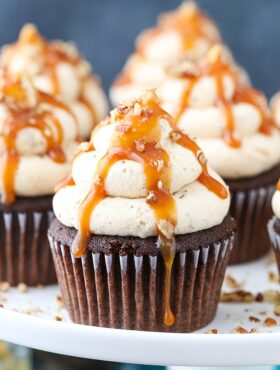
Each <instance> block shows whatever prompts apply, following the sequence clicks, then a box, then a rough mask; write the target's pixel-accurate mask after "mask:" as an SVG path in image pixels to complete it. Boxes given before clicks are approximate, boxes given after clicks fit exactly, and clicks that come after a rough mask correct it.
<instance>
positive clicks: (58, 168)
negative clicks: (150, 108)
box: [0, 70, 80, 285]
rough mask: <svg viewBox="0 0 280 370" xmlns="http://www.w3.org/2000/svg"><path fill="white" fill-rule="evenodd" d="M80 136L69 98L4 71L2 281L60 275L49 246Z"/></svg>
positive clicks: (43, 280)
mask: <svg viewBox="0 0 280 370" xmlns="http://www.w3.org/2000/svg"><path fill="white" fill-rule="evenodd" d="M79 136H80V131H79V126H78V124H77V122H76V117H75V116H74V115H73V113H72V111H71V110H70V108H69V107H68V105H66V104H65V103H63V102H61V101H60V100H58V99H57V98H55V97H54V96H51V95H48V94H46V93H43V92H41V91H39V90H37V89H36V88H35V87H34V86H33V84H32V82H31V81H30V80H29V79H28V78H27V77H26V76H22V77H15V76H14V75H12V76H11V75H10V74H9V73H7V72H6V71H3V70H2V71H1V75H0V164H1V165H0V193H1V202H0V227H1V233H0V243H1V248H0V281H6V282H8V283H9V284H11V285H17V284H19V283H26V284H28V285H37V284H50V283H54V282H55V281H56V278H55V272H54V267H53V263H52V259H51V254H50V253H49V252H48V248H47V228H48V225H49V222H50V220H51V218H52V194H53V193H54V188H55V185H56V184H57V183H58V182H59V181H61V180H62V179H63V178H64V177H65V176H66V175H67V173H68V171H69V169H70V163H71V160H72V158H73V156H74V153H75V152H76V150H77V147H78V138H79Z"/></svg>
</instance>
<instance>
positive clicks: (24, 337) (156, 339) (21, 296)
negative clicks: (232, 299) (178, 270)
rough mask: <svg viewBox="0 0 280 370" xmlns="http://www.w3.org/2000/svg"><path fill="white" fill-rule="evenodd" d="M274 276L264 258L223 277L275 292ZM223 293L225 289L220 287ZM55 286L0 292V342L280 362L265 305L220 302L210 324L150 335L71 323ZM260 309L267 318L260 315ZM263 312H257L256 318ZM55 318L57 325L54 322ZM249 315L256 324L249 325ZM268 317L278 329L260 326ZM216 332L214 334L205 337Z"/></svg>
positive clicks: (167, 360) (166, 360) (163, 360)
mask: <svg viewBox="0 0 280 370" xmlns="http://www.w3.org/2000/svg"><path fill="white" fill-rule="evenodd" d="M270 271H271V272H274V273H275V272H276V266H275V264H271V263H269V259H268V258H266V259H262V260H261V261H258V262H255V263H252V264H247V265H243V266H239V267H231V268H230V269H228V274H230V275H231V276H233V277H234V278H235V279H236V280H238V281H239V282H244V286H243V287H242V289H246V290H249V291H251V292H254V293H257V292H262V291H264V290H267V289H278V290H279V289H280V286H279V284H277V283H273V282H269V279H268V274H269V272H270ZM224 289H225V290H228V287H226V286H225V287H224ZM58 294H59V290H58V288H57V287H56V286H53V287H48V288H42V289H39V288H33V289H29V290H28V292H27V293H20V292H19V291H18V290H17V289H11V290H10V291H9V292H8V293H0V303H1V300H3V298H4V300H5V299H6V301H5V302H4V303H3V304H4V308H1V309H0V338H1V339H3V340H7V341H9V342H13V343H16V344H20V345H24V346H27V347H32V348H36V349H41V350H44V351H49V352H54V353H60V354H64V355H72V356H77V357H85V358H92V359H100V360H107V361H118V362H128V363H141V364H150V365H189V366H219V365H220V366H229V365H232V366H234V365H236V366H237V365H269V364H271V365H273V364H277V363H278V364H279V363H280V350H279V348H280V317H277V316H275V315H274V314H273V305H272V304H269V303H249V304H229V303H224V304H220V306H219V310H218V313H217V316H216V318H215V320H214V321H213V322H212V323H211V324H210V325H209V326H208V327H207V328H204V329H202V330H200V331H198V332H196V333H192V334H171V333H151V332H139V331H129V330H116V329H105V328H97V327H87V326H83V325H75V324H72V323H71V322H70V321H69V318H68V316H67V313H66V311H65V310H64V309H59V308H58V304H57V299H56V297H57V295H58ZM263 311H266V312H267V314H265V315H264V313H263ZM261 313H262V314H261ZM56 316H59V317H60V318H62V321H56V320H55V317H56ZM249 316H256V317H258V318H259V319H260V320H261V321H260V322H259V323H254V322H252V321H250V320H249ZM268 316H270V317H273V318H274V319H276V320H277V322H278V325H277V326H276V327H273V328H265V326H264V325H263V321H264V320H265V318H267V317H268ZM237 326H242V327H243V328H246V329H247V330H250V329H252V328H257V329H258V331H259V332H260V333H257V334H230V332H231V331H232V330H233V329H234V328H235V327H237ZM213 328H215V329H217V330H218V332H219V334H218V335H210V334H205V332H206V331H207V330H209V329H213Z"/></svg>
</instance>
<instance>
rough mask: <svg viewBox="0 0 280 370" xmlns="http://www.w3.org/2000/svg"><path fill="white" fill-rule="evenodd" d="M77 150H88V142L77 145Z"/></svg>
mask: <svg viewBox="0 0 280 370" xmlns="http://www.w3.org/2000/svg"><path fill="white" fill-rule="evenodd" d="M79 150H81V151H82V152H87V151H89V150H90V143H88V142H83V143H81V144H80V145H79Z"/></svg>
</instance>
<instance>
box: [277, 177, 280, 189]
mask: <svg viewBox="0 0 280 370" xmlns="http://www.w3.org/2000/svg"><path fill="white" fill-rule="evenodd" d="M277 190H278V191H280V180H279V181H278V183H277Z"/></svg>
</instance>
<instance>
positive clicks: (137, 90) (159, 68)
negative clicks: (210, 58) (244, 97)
mask: <svg viewBox="0 0 280 370" xmlns="http://www.w3.org/2000/svg"><path fill="white" fill-rule="evenodd" d="M220 42H222V38H221V35H220V32H219V29H218V28H217V26H216V24H215V22H214V21H213V20H212V19H210V18H209V17H208V16H207V15H206V14H204V12H203V11H202V10H201V9H200V8H199V7H198V5H197V4H195V3H194V2H192V1H185V2H183V3H182V4H181V5H180V6H179V7H178V8H177V9H175V10H174V11H171V12H168V13H165V14H161V15H160V17H159V20H158V24H157V25H156V26H155V27H154V28H151V29H148V30H145V31H143V32H142V33H141V34H140V35H139V37H138V38H137V40H136V45H135V51H134V53H133V54H132V55H131V56H130V57H129V58H128V60H127V62H126V64H125V66H124V68H123V70H122V72H121V73H120V75H119V76H118V77H117V78H116V80H115V82H114V83H113V85H112V87H111V90H110V97H111V100H112V102H113V104H114V105H115V104H118V103H120V102H121V101H123V100H126V99H129V98H133V97H135V96H138V95H139V94H142V93H143V92H144V91H146V90H148V89H154V88H157V87H159V86H160V85H161V83H162V82H163V81H164V80H165V77H166V73H167V71H168V68H169V67H170V66H171V65H173V64H174V63H178V62H181V61H182V60H190V61H195V62H197V61H199V60H201V58H203V57H204V56H205V54H206V53H207V52H208V50H209V49H210V47H211V46H213V45H214V44H216V43H220ZM166 45H168V47H166ZM225 50H226V53H227V58H228V59H229V60H230V61H231V62H232V63H234V61H233V58H232V55H231V53H230V51H229V49H228V48H227V47H225ZM240 73H242V75H243V77H244V78H245V79H247V75H246V74H245V73H244V71H242V72H241V71H240Z"/></svg>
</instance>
